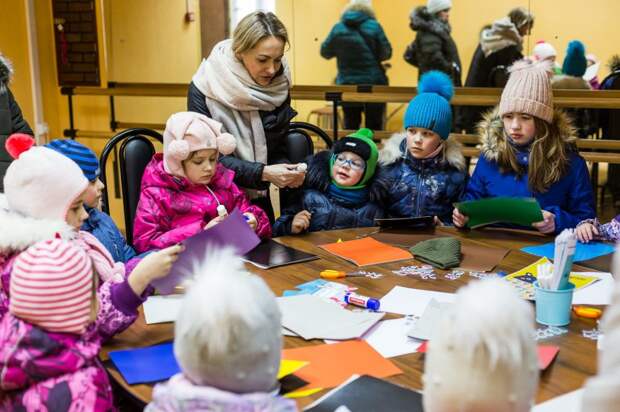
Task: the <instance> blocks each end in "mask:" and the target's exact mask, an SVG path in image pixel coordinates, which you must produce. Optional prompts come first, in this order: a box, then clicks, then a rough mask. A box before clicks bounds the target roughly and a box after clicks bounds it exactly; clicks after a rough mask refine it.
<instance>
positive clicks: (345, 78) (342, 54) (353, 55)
mask: <svg viewBox="0 0 620 412" xmlns="http://www.w3.org/2000/svg"><path fill="white" fill-rule="evenodd" d="M369 13H370V14H369ZM363 36H365V38H366V41H365V40H364V37H363ZM321 56H323V57H324V58H326V59H331V58H332V57H336V60H337V64H338V77H336V84H382V85H385V84H388V79H387V77H386V76H385V73H384V71H383V70H382V69H381V67H380V66H379V62H380V61H384V60H388V59H389V58H390V57H392V46H391V45H390V42H389V41H388V39H387V37H386V36H385V33H384V32H383V28H382V27H381V25H380V24H379V22H377V20H375V18H374V13H372V11H370V10H369V11H367V12H363V11H353V10H350V11H346V12H345V13H344V14H343V15H342V18H341V21H340V22H339V23H337V24H336V25H335V26H334V27H333V28H332V30H331V32H330V33H329V35H328V36H327V38H326V39H325V41H324V42H323V44H322V45H321Z"/></svg>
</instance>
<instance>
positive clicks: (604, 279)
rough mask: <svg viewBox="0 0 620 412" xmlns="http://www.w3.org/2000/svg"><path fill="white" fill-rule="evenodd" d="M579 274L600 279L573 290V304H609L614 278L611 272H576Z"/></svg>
mask: <svg viewBox="0 0 620 412" xmlns="http://www.w3.org/2000/svg"><path fill="white" fill-rule="evenodd" d="M578 273H579V274H583V275H588V276H596V277H598V278H599V279H600V280H598V281H597V282H594V283H592V284H591V285H588V286H586V287H585V288H581V289H577V290H575V294H574V295H573V305H609V304H610V303H611V295H612V294H613V291H614V278H613V276H611V273H604V272H578Z"/></svg>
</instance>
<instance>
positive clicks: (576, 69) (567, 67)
mask: <svg viewBox="0 0 620 412" xmlns="http://www.w3.org/2000/svg"><path fill="white" fill-rule="evenodd" d="M587 68H588V61H587V60H586V48H585V47H584V45H583V43H582V42H580V41H579V40H573V41H571V42H570V43H568V48H567V49H566V57H564V62H563V63H562V73H564V74H567V75H569V76H576V77H581V76H583V75H584V73H585V72H586V69H587Z"/></svg>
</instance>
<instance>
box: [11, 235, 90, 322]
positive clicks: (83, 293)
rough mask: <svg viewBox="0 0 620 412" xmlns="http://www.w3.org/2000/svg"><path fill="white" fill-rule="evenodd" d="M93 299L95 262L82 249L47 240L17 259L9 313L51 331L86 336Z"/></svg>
mask: <svg viewBox="0 0 620 412" xmlns="http://www.w3.org/2000/svg"><path fill="white" fill-rule="evenodd" d="M92 299H93V271H92V263H91V260H90V258H89V257H88V255H87V254H86V252H85V251H84V250H82V249H81V248H79V247H77V246H74V245H72V244H71V243H69V242H67V241H64V240H61V239H53V240H46V241H43V242H39V243H36V244H35V245H33V246H31V247H29V248H28V249H27V250H25V251H24V252H22V253H20V254H19V256H18V257H17V258H16V259H15V264H14V266H13V270H12V272H11V284H10V301H9V311H10V312H11V313H12V314H13V315H15V316H16V317H18V318H20V319H23V320H25V321H27V322H29V323H31V324H33V325H36V326H38V327H40V328H41V329H45V330H47V331H50V332H68V333H82V332H83V331H84V329H85V328H86V326H87V325H88V323H90V320H91V307H92V306H91V305H92Z"/></svg>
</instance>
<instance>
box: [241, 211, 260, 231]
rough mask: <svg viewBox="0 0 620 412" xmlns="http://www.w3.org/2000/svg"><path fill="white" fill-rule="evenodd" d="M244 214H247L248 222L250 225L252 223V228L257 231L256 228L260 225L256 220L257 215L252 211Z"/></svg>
mask: <svg viewBox="0 0 620 412" xmlns="http://www.w3.org/2000/svg"><path fill="white" fill-rule="evenodd" d="M243 216H245V217H246V218H247V219H246V222H247V223H248V225H250V227H251V228H252V230H253V231H255V232H256V228H257V227H258V222H257V221H256V216H254V215H253V214H252V213H250V212H246V213H244V214H243Z"/></svg>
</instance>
